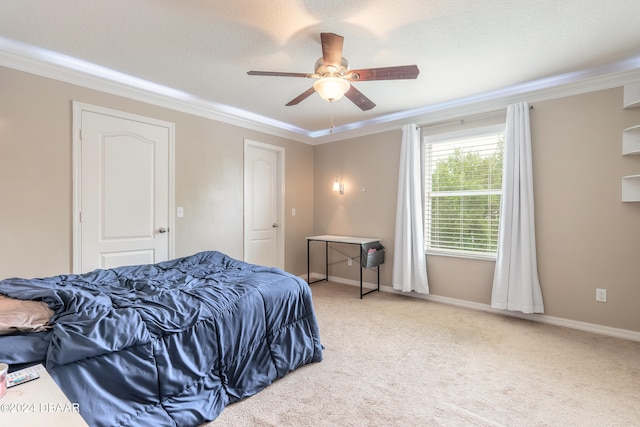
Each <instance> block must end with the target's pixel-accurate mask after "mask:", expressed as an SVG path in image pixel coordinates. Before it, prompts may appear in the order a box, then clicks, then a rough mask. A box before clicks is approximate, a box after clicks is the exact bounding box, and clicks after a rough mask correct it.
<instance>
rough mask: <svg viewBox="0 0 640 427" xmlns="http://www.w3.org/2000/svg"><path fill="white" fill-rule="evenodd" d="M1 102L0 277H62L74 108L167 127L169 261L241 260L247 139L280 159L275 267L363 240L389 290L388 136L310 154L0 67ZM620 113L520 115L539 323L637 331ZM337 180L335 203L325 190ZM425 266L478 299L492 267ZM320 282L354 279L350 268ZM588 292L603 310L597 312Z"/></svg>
mask: <svg viewBox="0 0 640 427" xmlns="http://www.w3.org/2000/svg"><path fill="white" fill-rule="evenodd" d="M0 94H1V96H0V208H1V209H0V277H8V276H23V277H35V276H48V275H53V274H60V273H66V272H70V271H71V239H72V231H71V229H72V222H71V204H72V193H71V190H72V176H71V102H72V101H73V100H77V101H80V102H86V103H89V104H94V105H99V106H103V107H107V108H114V109H118V110H122V111H127V112H131V113H135V114H140V115H145V116H149V117H155V118H158V119H161V120H167V121H170V122H173V123H175V124H176V205H177V206H183V207H184V209H185V217H184V218H177V219H176V230H175V232H176V256H183V255H187V254H190V253H193V252H196V251H200V250H208V249H216V250H221V251H223V252H226V253H228V254H229V255H231V256H234V257H238V258H241V257H242V150H243V140H244V139H245V138H246V139H251V140H255V141H259V142H264V143H269V144H274V145H279V146H283V147H285V149H286V160H285V162H286V183H285V186H286V200H285V214H286V223H285V228H286V245H287V246H286V269H287V270H289V271H291V272H292V273H294V274H298V275H302V274H304V273H306V242H305V239H304V238H305V237H306V236H308V235H311V234H325V233H330V234H351V235H364V236H372V237H379V238H381V239H382V241H383V244H384V245H385V247H386V248H387V260H386V263H385V264H384V265H383V266H382V268H381V282H382V284H383V285H387V286H389V285H390V283H391V265H392V261H393V236H394V228H395V206H396V192H397V175H398V161H399V154H400V153H399V142H400V137H401V134H400V131H399V130H398V131H392V132H385V133H380V134H376V135H371V136H367V137H361V138H354V139H349V140H345V141H341V142H335V143H330V144H323V145H318V146H315V147H312V146H309V145H305V144H301V143H297V142H294V141H290V140H286V139H283V138H279V137H275V136H272V135H267V134H264V133H260V132H255V131H251V130H247V129H243V128H240V127H237V126H232V125H228V124H224V123H220V122H216V121H213V120H208V119H204V118H201V117H196V116H193V115H189V114H184V113H180V112H176V111H172V110H168V109H165V108H160V107H155V106H152V105H149V104H145V103H141V102H136V101H132V100H128V99H125V98H121V97H117V96H112V95H109V94H105V93H101V92H98V91H93V90H89V89H85V88H81V87H78V86H74V85H71V84H66V83H63V82H58V81H53V80H50V79H46V78H42V77H37V76H34V75H31V74H27V73H23V72H20V71H16V70H12V69H7V68H2V67H0ZM621 105H622V89H621V88H617V89H612V90H606V91H600V92H594V93H590V94H586V95H580V96H574V97H568V98H562V99H557V100H551V101H546V102H537V103H535V108H534V110H532V111H531V122H532V137H533V157H534V159H533V162H534V170H535V172H534V174H535V178H534V180H535V192H536V197H535V202H536V227H537V239H538V259H539V274H540V280H541V283H542V291H543V295H544V302H545V307H546V314H547V315H549V316H555V317H559V318H565V319H571V320H576V321H584V322H588V323H593V324H600V325H604V326H610V327H614V328H622V329H628V330H633V331H640V310H638V309H637V307H636V305H637V301H640V280H639V279H640V263H639V262H638V261H637V258H638V257H637V254H638V253H640V203H621V202H620V178H621V177H622V176H624V175H629V174H637V173H640V157H638V156H636V157H622V156H621V155H620V153H621V132H622V129H624V128H626V127H629V126H633V125H637V124H640V109H635V110H622V107H621ZM465 123H467V124H470V123H468V121H465ZM336 177H338V178H340V177H341V178H342V179H343V181H344V183H345V187H346V190H345V194H344V195H343V196H340V195H338V194H336V193H334V192H333V191H332V190H331V186H332V183H333V181H334V180H335V179H336ZM363 187H364V189H365V191H364V192H363V191H362V188H363ZM292 208H296V211H297V215H296V216H295V217H292V216H291V209H292ZM344 250H345V251H348V250H350V248H345V249H344ZM356 255H357V253H356V254H354V256H356ZM427 265H428V270H429V284H430V288H431V291H432V293H433V294H435V295H442V296H447V297H452V298H458V299H462V300H467V301H472V302H478V303H483V304H488V303H489V302H490V294H491V283H492V279H493V267H494V265H493V262H491V261H481V260H469V259H461V258H452V257H439V256H428V257H427ZM312 271H315V272H321V271H322V266H321V265H316V264H314V265H313V268H312ZM331 274H333V275H337V276H340V277H344V278H347V279H352V280H357V278H358V270H357V265H356V264H354V266H352V267H348V266H347V265H346V263H342V264H337V265H335V266H334V267H333V269H332V272H331ZM368 274H369V276H365V280H367V281H373V280H374V277H375V276H372V275H371V272H369V273H368ZM596 287H603V288H606V289H607V290H608V294H609V295H608V296H609V302H607V303H596V302H595V288H596Z"/></svg>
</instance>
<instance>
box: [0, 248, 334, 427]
mask: <svg viewBox="0 0 640 427" xmlns="http://www.w3.org/2000/svg"><path fill="white" fill-rule="evenodd" d="M0 294H4V295H8V296H10V297H12V298H18V299H25V300H42V301H45V302H46V303H47V304H48V305H49V307H50V308H51V309H52V310H54V311H55V314H54V315H53V317H52V319H51V323H52V324H53V330H52V332H51V339H50V342H49V345H48V347H47V352H46V358H45V361H46V362H45V363H46V368H47V370H48V371H49V373H50V374H51V376H52V377H53V378H54V380H55V381H56V382H57V383H58V385H59V386H60V388H61V389H62V390H63V391H64V393H65V394H66V395H67V397H68V398H69V400H70V401H71V402H73V403H79V406H80V413H81V415H82V416H83V418H84V419H85V420H86V421H87V423H88V424H89V425H91V426H147V425H148V426H180V427H183V426H197V425H200V424H202V423H203V422H206V421H209V420H213V419H215V418H216V417H217V416H218V415H219V414H220V413H221V411H222V410H223V409H224V407H225V406H227V405H228V404H230V403H233V402H236V401H238V400H240V399H243V398H245V397H248V396H251V395H253V394H255V393H257V392H258V391H260V390H262V389H263V388H265V387H266V386H268V385H269V384H271V383H272V382H274V381H275V380H277V379H278V378H281V377H283V376H284V375H286V374H287V373H288V372H290V371H292V370H294V369H296V368H299V367H301V366H303V365H306V364H309V363H314V362H320V361H321V360H322V345H321V343H320V334H319V330H318V324H317V321H316V317H315V313H314V309H313V304H312V300H311V291H310V289H309V287H308V285H307V284H306V282H304V281H303V280H302V279H300V278H298V277H296V276H293V275H291V274H289V273H286V272H284V271H282V270H279V269H276V268H269V267H261V266H257V265H252V264H248V263H245V262H242V261H238V260H235V259H233V258H231V257H229V256H227V255H225V254H222V253H220V252H215V251H211V252H201V253H198V254H195V255H192V256H188V257H183V258H179V259H176V260H172V261H167V262H163V263H159V264H153V265H140V266H130V267H119V268H114V269H111V270H96V271H93V272H91V273H87V274H80V275H61V276H56V277H50V278H44V279H7V280H4V281H0ZM2 339H3V337H0V346H1V345H2Z"/></svg>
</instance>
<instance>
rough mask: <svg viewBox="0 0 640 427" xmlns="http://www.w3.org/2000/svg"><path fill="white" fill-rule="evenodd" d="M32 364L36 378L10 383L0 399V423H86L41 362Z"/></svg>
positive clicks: (55, 425)
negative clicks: (17, 383)
mask: <svg viewBox="0 0 640 427" xmlns="http://www.w3.org/2000/svg"><path fill="white" fill-rule="evenodd" d="M34 368H35V369H36V370H37V371H38V374H40V378H38V379H36V380H33V381H29V382H28V383H24V384H20V385H17V386H15V387H11V388H10V389H8V390H7V394H6V395H5V396H4V397H3V398H2V399H0V425H3V426H15V427H19V426H47V427H58V426H60V427H62V426H64V427H76V426H84V427H87V423H86V422H85V421H84V419H82V417H81V416H80V412H79V411H80V406H79V404H78V403H77V402H76V403H74V402H69V399H67V396H65V395H64V393H63V392H62V390H60V389H59V388H58V385H57V384H56V383H55V382H54V381H53V379H52V378H51V376H49V373H48V372H47V370H46V369H45V368H44V366H42V365H37V366H36V367H34Z"/></svg>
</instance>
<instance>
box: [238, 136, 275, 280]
mask: <svg viewBox="0 0 640 427" xmlns="http://www.w3.org/2000/svg"><path fill="white" fill-rule="evenodd" d="M244 258H245V261H247V262H250V263H253V264H260V265H266V266H271V267H279V268H284V148H282V147H277V146H272V145H267V144H261V143H258V142H253V141H245V150H244Z"/></svg>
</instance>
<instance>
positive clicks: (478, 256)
mask: <svg viewBox="0 0 640 427" xmlns="http://www.w3.org/2000/svg"><path fill="white" fill-rule="evenodd" d="M425 255H428V256H432V255H435V256H447V257H453V258H463V259H479V260H483V261H494V262H495V260H496V255H495V254H474V253H460V252H450V251H434V250H428V251H425Z"/></svg>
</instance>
